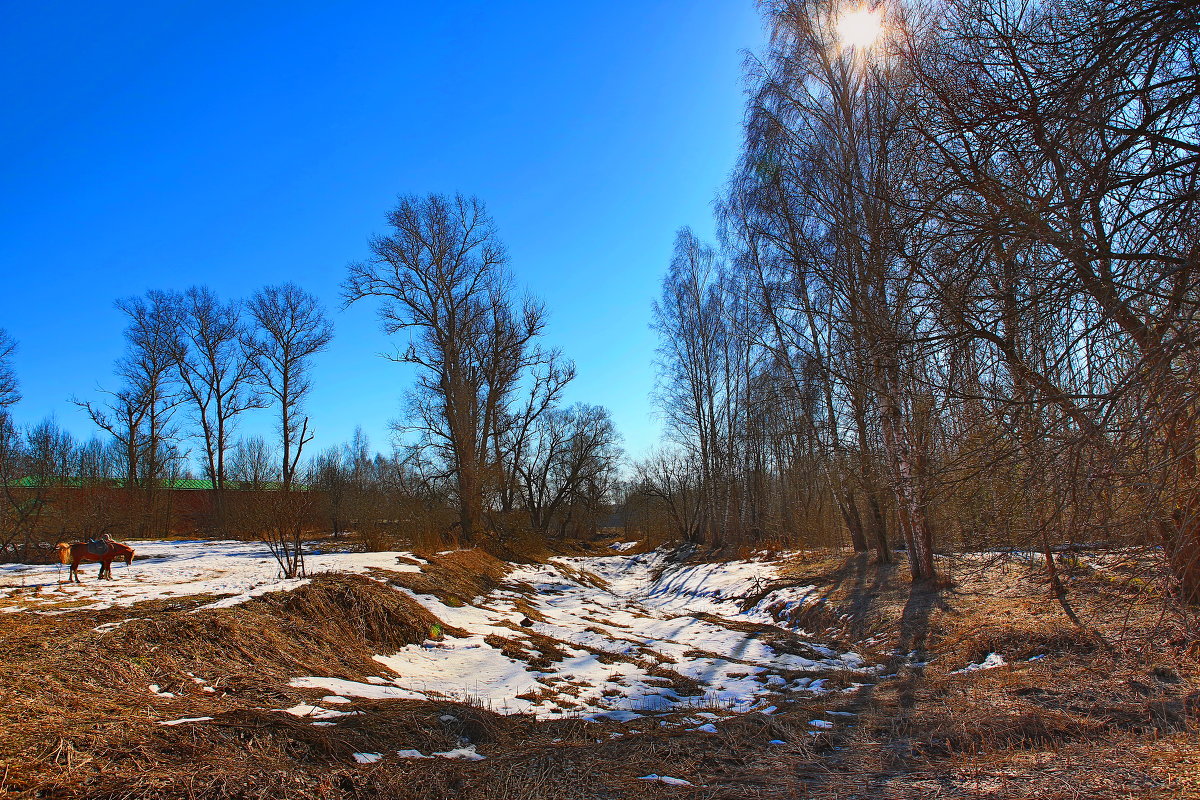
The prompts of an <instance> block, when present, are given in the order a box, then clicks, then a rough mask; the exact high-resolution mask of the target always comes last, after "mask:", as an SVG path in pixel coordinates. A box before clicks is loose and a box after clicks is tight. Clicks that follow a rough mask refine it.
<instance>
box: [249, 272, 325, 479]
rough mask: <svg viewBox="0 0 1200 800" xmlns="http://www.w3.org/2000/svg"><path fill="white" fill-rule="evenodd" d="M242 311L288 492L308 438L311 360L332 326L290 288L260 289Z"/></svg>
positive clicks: (309, 299)
mask: <svg viewBox="0 0 1200 800" xmlns="http://www.w3.org/2000/svg"><path fill="white" fill-rule="evenodd" d="M247 308H248V310H249V312H250V315H251V316H252V317H253V318H254V321H255V322H256V323H257V325H258V330H257V332H256V333H255V334H254V335H251V336H249V337H247V340H246V346H247V348H248V350H249V352H250V355H251V358H252V363H253V364H254V369H255V372H256V373H257V375H258V378H259V380H260V381H261V384H262V386H263V388H264V389H265V390H266V393H267V394H269V395H270V396H271V397H272V398H273V399H274V401H275V403H276V404H278V407H279V442H280V450H281V451H282V453H281V455H282V459H283V461H282V468H281V470H280V475H281V478H282V480H283V486H284V489H289V488H291V485H292V481H293V480H295V476H296V469H297V465H298V464H299V463H300V456H301V454H302V453H303V451H304V446H305V445H306V444H308V443H309V442H310V441H312V437H313V431H312V429H311V427H310V426H309V419H308V416H307V415H305V414H304V400H305V398H306V397H307V395H308V393H309V390H311V389H312V379H311V377H310V373H309V370H310V369H311V366H312V358H313V356H315V355H316V354H317V353H319V352H321V351H322V350H324V349H325V348H326V347H328V346H329V342H330V341H331V340H332V339H333V325H332V324H331V323H330V322H329V320H327V319H326V318H325V313H324V311H323V310H322V308H321V305H320V302H319V301H318V300H317V298H316V297H314V296H313V295H312V294H310V293H308V292H306V291H304V290H303V289H301V288H300V287H299V286H297V285H296V284H294V283H285V284H282V285H280V286H267V287H266V288H263V289H260V290H259V291H258V292H256V293H255V294H254V296H253V297H252V298H250V302H249V303H248V304H247Z"/></svg>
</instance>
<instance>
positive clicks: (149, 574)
mask: <svg viewBox="0 0 1200 800" xmlns="http://www.w3.org/2000/svg"><path fill="white" fill-rule="evenodd" d="M132 544H134V546H135V547H136V550H137V553H138V555H139V556H148V558H139V559H137V560H135V561H134V563H133V565H132V566H129V567H125V566H124V565H120V566H117V565H114V574H115V576H116V578H117V580H115V581H97V580H96V579H95V576H94V574H93V573H92V571H90V570H89V571H88V573H86V574H85V575H84V580H85V582H84V583H83V584H81V585H70V584H65V583H64V584H59V583H58V581H59V580H62V579H65V569H64V570H62V571H60V570H58V569H57V568H56V567H55V566H54V565H50V566H46V565H41V566H22V565H11V566H3V567H0V612H10V613H15V612H18V611H32V612H34V613H43V614H66V613H71V612H72V611H77V610H80V609H85V610H87V609H95V610H99V609H108V608H114V607H124V606H130V605H132V604H134V603H137V602H139V601H143V600H149V599H155V598H169V597H182V596H188V595H202V594H204V595H208V594H211V595H218V596H221V597H222V598H223V599H221V600H218V601H216V602H214V603H209V604H208V605H206V606H203V607H202V608H205V609H222V608H228V607H230V606H232V605H235V604H237V603H241V602H245V601H246V600H248V599H250V598H251V597H254V596H258V595H261V594H264V593H267V592H277V591H287V590H290V589H294V588H295V587H297V586H300V585H301V584H303V583H304V582H305V581H303V580H281V579H280V578H279V571H278V566H277V565H276V563H275V561H274V559H273V558H272V557H271V555H270V553H269V551H268V550H267V549H266V548H265V547H264V546H263V545H259V544H254V543H245V542H226V541H184V542H142V543H132ZM306 562H307V566H308V570H309V573H310V574H312V573H316V572H342V573H362V572H366V571H368V570H386V571H391V572H393V573H395V572H416V571H420V570H421V569H422V566H420V563H422V559H419V558H416V557H414V556H413V555H412V554H410V553H401V552H385V553H323V554H313V555H309V556H307V558H306ZM424 563H428V562H424ZM777 571H778V564H777V563H776V562H772V561H769V560H751V561H733V562H722V563H712V564H692V565H681V564H679V563H676V562H673V561H671V560H670V559H669V558H668V556H667V554H666V553H663V552H659V551H656V552H652V553H646V554H641V555H627V554H624V553H620V554H614V555H608V556H598V557H578V558H557V559H553V560H552V561H551V562H550V563H549V564H544V565H537V566H528V565H518V566H515V567H514V568H513V569H512V570H511V571H510V572H509V574H508V575H507V577H506V579H505V580H504V582H503V584H502V585H501V586H500V587H499V588H498V589H496V590H495V591H493V592H491V593H490V594H488V595H487V596H486V597H477V598H475V599H474V600H473V601H472V602H470V603H468V604H466V605H462V606H457V607H452V606H449V605H446V604H444V603H442V602H441V601H440V600H438V599H437V598H436V597H434V596H432V595H418V594H415V593H413V592H412V591H411V590H409V589H407V588H403V587H400V586H397V585H395V584H390V585H392V586H393V588H395V589H396V591H401V592H405V593H407V594H408V595H410V596H411V597H413V598H414V599H415V600H416V601H417V602H419V603H420V604H421V605H422V606H424V607H425V608H426V609H428V610H429V611H430V612H432V613H433V615H434V616H436V617H438V618H439V619H440V620H442V621H443V622H444V623H445V624H446V625H448V626H452V627H454V628H458V629H461V630H463V631H465V632H466V633H467V635H466V636H465V637H462V638H457V637H451V636H447V637H445V638H444V639H443V640H440V641H426V642H423V643H421V644H415V645H410V646H408V647H405V648H404V649H403V650H401V651H399V652H396V653H381V654H378V655H377V656H375V659H376V661H378V663H379V665H380V674H379V675H378V676H370V677H369V679H367V680H365V681H363V682H358V681H350V680H345V679H339V678H332V677H326V676H319V675H315V676H314V675H309V676H297V677H296V678H295V679H293V680H292V682H291V683H292V686H293V687H295V688H306V689H314V690H320V692H321V694H322V695H325V696H324V697H321V698H320V700H315V701H313V702H314V704H313V705H307V704H305V705H302V706H296V707H294V708H291V709H287V712H288V713H293V714H302V715H303V716H306V717H312V718H314V719H317V720H319V722H318V723H315V724H334V723H332V722H331V719H333V718H336V717H339V716H343V715H345V714H346V713H348V712H338V711H331V710H327V709H325V708H323V707H322V706H321V705H316V703H324V704H338V703H346V702H347V699H346V698H370V699H453V700H459V701H465V702H471V703H476V704H479V705H482V706H485V707H488V708H491V709H493V710H495V711H498V712H502V713H512V712H520V713H530V714H534V715H536V716H538V717H540V718H557V717H563V716H572V717H582V718H585V719H610V720H614V721H627V720H631V719H635V718H637V717H639V716H643V715H645V714H648V713H667V712H672V711H686V712H688V713H691V714H694V717H693V718H691V719H689V720H685V721H684V722H685V723H686V724H690V725H699V724H702V723H704V722H705V721H706V720H705V719H704V717H712V716H713V715H712V714H711V712H712V711H721V712H722V713H742V712H747V711H761V712H763V713H771V712H772V711H774V710H775V704H776V703H778V702H779V701H780V700H782V699H786V698H787V697H788V696H797V697H804V696H812V695H816V694H823V693H826V692H827V691H829V689H828V688H827V687H826V686H825V683H826V679H825V678H824V677H823V676H825V675H828V673H831V672H834V671H850V672H854V673H861V674H862V675H863V676H864V679H863V680H864V682H865V681H867V680H872V681H873V678H866V677H865V676H867V675H874V673H875V672H877V670H876V668H874V667H870V666H868V665H867V664H865V663H864V662H863V659H862V658H861V657H860V656H859V655H858V654H856V653H852V652H844V653H839V652H835V651H834V650H832V649H830V648H828V647H825V646H822V645H820V644H816V643H813V642H809V641H807V640H806V639H804V638H801V637H803V636H807V634H804V633H803V632H802V631H792V630H788V629H786V627H781V626H783V625H786V623H779V622H777V619H779V618H783V619H787V618H788V617H789V616H790V614H789V612H791V611H794V610H795V609H797V608H798V607H801V606H802V605H803V604H804V603H805V602H806V600H807V599H808V598H809V596H810V595H811V594H812V593H813V591H814V590H813V589H812V587H786V588H781V589H776V590H774V591H771V592H770V593H768V594H766V595H765V596H764V597H763V599H762V600H761V601H760V602H758V603H757V604H756V605H754V606H753V607H751V608H749V609H748V610H746V611H743V610H742V606H743V604H744V603H743V598H745V597H747V596H759V595H762V594H763V589H764V586H765V583H766V582H767V581H769V580H772V579H775V578H776V577H777ZM385 575H386V573H381V572H375V573H374V575H373V577H376V578H380V577H382V576H385ZM17 587H23V588H17ZM5 597H8V598H9V602H10V603H12V602H14V601H18V600H19V601H20V603H21V605H4V604H3V603H4V598H5ZM522 609H524V610H522ZM526 611H527V612H528V614H526V613H525V612H526ZM134 612H135V613H136V609H135V610H134ZM131 619H136V617H131ZM128 621H129V620H125V621H124V622H128ZM121 624H124V623H123V622H116V623H107V624H106V625H102V626H100V627H99V628H97V631H98V632H100V633H104V632H106V631H109V630H113V629H115V627H117V626H119V625H121ZM762 626H770V627H766V628H764V627H762ZM497 636H498V637H502V638H503V639H505V640H508V642H507V643H503V642H499V641H498V640H497V639H496V638H495V637H497ZM489 639H490V640H491V643H489V641H488V640H489ZM780 641H786V642H787V643H788V644H787V645H786V648H785V649H778V648H779V647H781V646H782V645H780V644H779V642H780ZM495 644H499V645H501V646H504V649H505V650H506V651H507V652H508V653H509V655H506V654H505V652H502V651H501V649H500V647H497V646H494V645H495ZM514 645H515V646H514ZM543 649H544V650H546V651H547V652H544V653H543V652H542V650H543ZM785 650H786V651H785ZM510 655H515V656H517V657H516V658H513V657H510ZM530 662H534V663H530ZM535 664H536V666H535ZM697 712H699V713H697Z"/></svg>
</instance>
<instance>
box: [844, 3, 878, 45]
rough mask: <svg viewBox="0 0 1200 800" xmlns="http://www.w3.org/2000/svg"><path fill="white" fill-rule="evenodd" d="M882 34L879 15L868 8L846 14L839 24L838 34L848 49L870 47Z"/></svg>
mask: <svg viewBox="0 0 1200 800" xmlns="http://www.w3.org/2000/svg"><path fill="white" fill-rule="evenodd" d="M882 32H883V24H882V23H881V22H880V19H879V14H878V13H877V12H874V11H870V10H868V9H866V8H860V9H859V10H858V11H852V12H850V13H848V14H845V15H844V16H843V17H842V19H841V21H840V22H838V34H839V35H840V36H841V37H842V44H843V45H845V46H846V47H862V48H866V47H870V46H871V45H873V44H875V41H876V40H877V39H878V38H879V34H881V33H882Z"/></svg>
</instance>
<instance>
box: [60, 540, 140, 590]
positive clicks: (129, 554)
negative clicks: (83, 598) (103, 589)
mask: <svg viewBox="0 0 1200 800" xmlns="http://www.w3.org/2000/svg"><path fill="white" fill-rule="evenodd" d="M118 558H123V559H125V565H126V566H129V565H130V564H132V563H133V548H132V547H130V546H129V545H127V544H121V543H120V542H112V541H110V542H109V543H108V551H107V552H106V553H105V554H104V555H102V556H97V555H92V554H91V553H89V552H88V546H87V542H79V543H77V544H67V543H66V542H59V543H58V560H59V561H61V562H62V563H64V564H70V565H71V577H70V579H69V581H68V583H71V582H73V583H83V581H81V580H79V565H80V564H81V563H82V562H84V561H99V562H100V576H99V579H100V580H103V579H105V578H107V579H108V580H110V581H111V580H112V579H113V576H112V562H113V561H114V560H115V559H118Z"/></svg>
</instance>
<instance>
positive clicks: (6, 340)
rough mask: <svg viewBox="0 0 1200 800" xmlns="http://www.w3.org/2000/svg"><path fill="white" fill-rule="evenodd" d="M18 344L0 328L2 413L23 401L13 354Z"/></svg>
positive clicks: (0, 398)
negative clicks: (13, 363)
mask: <svg viewBox="0 0 1200 800" xmlns="http://www.w3.org/2000/svg"><path fill="white" fill-rule="evenodd" d="M16 352H17V342H16V340H15V339H13V338H12V336H11V335H10V334H9V332H8V331H6V330H4V329H3V328H0V413H3V412H5V411H6V410H7V409H8V407H9V406H11V405H13V404H14V403H16V402H18V401H19V400H20V399H21V392H20V390H19V384H18V382H17V373H16V372H15V371H14V370H13V365H12V359H13V354H14V353H16Z"/></svg>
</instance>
